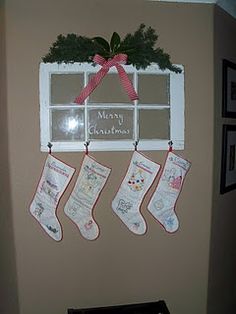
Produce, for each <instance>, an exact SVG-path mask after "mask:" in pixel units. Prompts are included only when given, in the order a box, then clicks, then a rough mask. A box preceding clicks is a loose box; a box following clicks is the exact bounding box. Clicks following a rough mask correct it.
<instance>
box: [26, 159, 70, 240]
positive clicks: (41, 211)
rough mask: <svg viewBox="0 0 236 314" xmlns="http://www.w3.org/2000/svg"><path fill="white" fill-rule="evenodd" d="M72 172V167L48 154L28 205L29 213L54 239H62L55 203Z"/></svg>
mask: <svg viewBox="0 0 236 314" xmlns="http://www.w3.org/2000/svg"><path fill="white" fill-rule="evenodd" d="M74 172H75V169H74V168H72V167H70V166H68V165H66V164H65V163H64V162H62V161H60V160H58V159H57V158H55V157H53V156H52V155H51V154H49V155H48V157H47V159H46V161H45V164H44V168H43V172H42V175H41V178H40V181H39V183H38V186H37V189H36V193H35V195H34V198H33V201H32V202H31V205H30V213H31V214H32V215H33V217H34V218H35V219H36V220H37V221H38V222H39V223H40V225H41V226H42V227H43V229H44V230H45V231H46V233H47V234H48V235H49V236H50V237H52V238H53V239H54V240H56V241H60V240H61V239H62V229H61V225H60V223H59V221H58V219H57V216H56V209H57V205H58V203H59V200H60V198H61V196H62V194H63V192H64V191H65V189H66V187H67V186H68V184H69V182H70V180H71V178H72V176H73V174H74Z"/></svg>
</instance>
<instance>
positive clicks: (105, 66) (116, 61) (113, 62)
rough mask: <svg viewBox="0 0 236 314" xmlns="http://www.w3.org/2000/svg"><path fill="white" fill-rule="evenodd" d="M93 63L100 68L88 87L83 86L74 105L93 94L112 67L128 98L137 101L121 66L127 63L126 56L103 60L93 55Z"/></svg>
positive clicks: (136, 96)
mask: <svg viewBox="0 0 236 314" xmlns="http://www.w3.org/2000/svg"><path fill="white" fill-rule="evenodd" d="M93 61H94V62H96V63H97V64H99V65H101V66H102V68H101V69H100V70H99V71H98V72H97V73H96V74H95V75H94V76H93V77H92V78H91V80H90V81H89V82H88V85H87V86H85V87H84V88H83V89H82V91H81V93H80V95H79V96H78V97H76V99H75V103H77V104H82V103H83V102H84V100H85V99H86V98H87V97H88V96H89V95H90V94H91V93H92V92H93V90H94V89H95V88H96V87H97V86H98V85H99V83H100V82H101V80H102V79H103V78H104V76H105V75H106V74H107V73H108V71H109V69H110V68H111V67H113V66H115V67H116V69H117V71H118V74H119V77H120V81H121V84H122V85H123V87H124V89H125V90H126V92H127V94H128V96H129V98H130V99H131V100H136V99H138V95H137V93H136V91H135V90H134V87H133V85H132V83H131V81H130V79H129V77H128V75H127V73H126V72H125V70H124V68H123V67H122V65H121V64H126V62H127V55H126V54H123V53H120V54H118V55H115V56H114V57H113V58H112V59H109V60H105V59H104V58H103V57H102V56H100V55H98V54H97V55H95V56H94V58H93Z"/></svg>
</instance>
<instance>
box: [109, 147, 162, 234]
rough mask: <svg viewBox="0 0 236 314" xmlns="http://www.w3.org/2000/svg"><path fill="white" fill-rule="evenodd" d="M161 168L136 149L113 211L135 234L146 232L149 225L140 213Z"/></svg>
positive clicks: (114, 202) (115, 200) (113, 204)
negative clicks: (144, 199)
mask: <svg viewBox="0 0 236 314" xmlns="http://www.w3.org/2000/svg"><path fill="white" fill-rule="evenodd" d="M159 169H160V165H158V164H156V163H154V162H153V161H151V160H150V159H148V158H146V157H145V156H144V155H142V154H140V153H138V152H137V151H135V152H134V153H133V156H132V159H131V162H130V165H129V168H128V171H127V173H126V176H125V178H124V180H123V181H122V183H121V186H120V188H119V190H118V192H117V194H116V196H115V198H114V200H113V202H112V209H113V211H114V212H115V213H116V214H117V215H118V217H119V218H120V219H121V220H122V221H123V223H124V224H125V225H126V226H127V227H128V228H129V230H130V231H132V232H133V233H135V234H140V235H141V234H144V233H145V232H146V229H147V226H146V222H145V220H144V218H143V217H142V215H141V213H140V206H141V203H142V201H143V198H144V196H145V195H146V193H147V191H148V190H149V188H150V186H151V185H152V183H153V181H154V179H155V177H156V175H157V173H158V171H159Z"/></svg>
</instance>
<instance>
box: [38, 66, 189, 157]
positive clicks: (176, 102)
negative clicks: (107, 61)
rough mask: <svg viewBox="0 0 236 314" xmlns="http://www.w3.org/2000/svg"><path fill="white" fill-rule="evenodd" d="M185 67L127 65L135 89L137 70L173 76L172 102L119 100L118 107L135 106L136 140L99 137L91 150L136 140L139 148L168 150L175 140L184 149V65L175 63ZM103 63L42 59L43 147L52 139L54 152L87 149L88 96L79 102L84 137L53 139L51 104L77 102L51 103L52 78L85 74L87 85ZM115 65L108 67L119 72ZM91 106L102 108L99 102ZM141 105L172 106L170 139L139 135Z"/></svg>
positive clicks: (129, 146) (122, 147)
mask: <svg viewBox="0 0 236 314" xmlns="http://www.w3.org/2000/svg"><path fill="white" fill-rule="evenodd" d="M176 66H178V67H179V68H181V69H182V72H181V73H178V74H176V73H174V72H172V71H169V70H164V71H163V70H161V69H160V68H159V66H158V65H157V64H152V65H150V66H148V67H147V68H146V69H145V70H144V69H139V70H137V69H136V68H135V67H133V66H132V65H124V66H123V67H124V69H125V71H126V73H127V74H133V78H134V79H133V85H134V88H135V90H138V79H137V77H138V74H160V75H161V74H164V75H167V74H168V75H169V79H170V100H169V101H170V104H169V105H162V104H156V105H153V104H151V105H147V104H146V105H145V104H141V105H140V104H139V106H138V102H137V101H134V104H131V105H129V104H123V105H122V104H120V105H119V106H117V104H116V106H115V107H116V108H117V109H118V108H122V106H123V108H126V109H129V108H131V107H132V108H133V109H134V122H136V123H135V126H134V134H135V139H134V140H123V139H122V140H114V141H110V140H101V141H100V140H99V141H98V140H96V141H90V143H89V150H91V151H129V150H133V149H134V142H135V141H138V142H139V143H138V149H139V150H143V151H145V150H150V151H151V150H167V149H168V142H169V141H170V140H171V141H172V142H173V148H174V149H176V150H182V149H184V129H185V127H184V125H185V121H184V120H185V119H184V103H185V99H184V67H183V66H182V65H176ZM100 68H101V67H100V66H99V65H96V66H93V65H91V64H89V63H60V64H59V63H41V64H40V78H39V81H40V137H41V151H43V152H45V151H48V143H49V142H50V143H51V144H52V145H53V147H52V150H53V151H55V152H70V151H84V144H85V142H86V141H87V137H88V121H87V108H88V106H87V100H85V105H79V106H80V107H81V108H84V109H85V141H83V142H81V141H75V142H52V141H51V140H50V127H51V126H50V114H49V111H50V108H60V109H63V108H66V109H67V108H68V109H69V108H75V104H71V105H65V106H62V105H58V106H54V105H53V106H50V80H51V75H52V74H76V73H79V74H84V85H87V83H88V76H89V74H91V73H96V72H97V71H98V70H99V69H100ZM116 72H117V70H116V69H115V67H112V68H111V69H110V70H109V73H116ZM99 105H100V107H102V108H113V109H114V105H113V107H112V104H110V105H109V104H99ZM89 108H99V107H98V105H96V106H94V107H92V106H91V105H89ZM138 108H139V109H140V108H145V109H155V108H156V109H157V108H158V109H165V108H170V139H168V140H166V139H165V140H163V139H151V140H144V139H139V138H138V123H139V122H138V121H137V119H138V114H137V113H138Z"/></svg>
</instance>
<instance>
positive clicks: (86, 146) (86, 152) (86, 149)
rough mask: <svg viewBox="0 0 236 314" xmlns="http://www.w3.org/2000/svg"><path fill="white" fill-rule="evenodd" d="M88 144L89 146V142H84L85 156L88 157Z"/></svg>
mask: <svg viewBox="0 0 236 314" xmlns="http://www.w3.org/2000/svg"><path fill="white" fill-rule="evenodd" d="M89 144H90V141H86V142H85V143H84V146H85V154H86V155H88V147H89Z"/></svg>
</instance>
